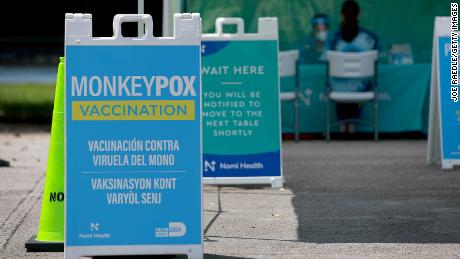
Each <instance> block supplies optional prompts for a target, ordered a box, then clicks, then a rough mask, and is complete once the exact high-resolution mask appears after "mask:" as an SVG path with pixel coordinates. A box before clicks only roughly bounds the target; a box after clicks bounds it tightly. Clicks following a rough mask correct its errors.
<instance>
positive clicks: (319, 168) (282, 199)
mask: <svg viewBox="0 0 460 259" xmlns="http://www.w3.org/2000/svg"><path fill="white" fill-rule="evenodd" d="M48 131H49V128H48V127H37V126H28V125H0V159H6V160H8V161H9V162H10V163H11V167H0V222H1V223H0V258H62V257H63V254H62V253H27V252H26V249H25V248H24V243H25V241H26V240H27V239H29V238H30V237H31V236H32V235H33V234H35V233H36V231H37V227H38V222H39V215H40V207H41V196H42V192H43V183H44V181H45V173H44V172H45V169H46V159H47V150H48V142H49V133H48ZM425 155H426V141H424V140H399V141H395V140H392V141H385V140H384V141H380V142H373V141H332V142H330V143H327V142H325V141H320V140H318V141H303V142H300V143H294V142H284V143H283V164H284V176H285V180H286V184H285V188H283V189H276V190H275V189H271V188H270V187H269V186H224V187H215V186H205V188H204V220H205V222H204V227H205V242H204V248H205V258H376V257H377V258H458V257H460V170H458V169H457V170H454V171H448V172H444V171H441V170H440V166H431V165H430V166H429V165H426V163H425V160H426V159H425Z"/></svg>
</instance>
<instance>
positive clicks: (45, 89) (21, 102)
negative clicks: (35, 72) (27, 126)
mask: <svg viewBox="0 0 460 259" xmlns="http://www.w3.org/2000/svg"><path fill="white" fill-rule="evenodd" d="M54 88H55V86H54V85H48V84H0V121H8V122H21V121H22V122H24V121H27V122H51V117H52V114H53V102H54V90H55V89H54Z"/></svg>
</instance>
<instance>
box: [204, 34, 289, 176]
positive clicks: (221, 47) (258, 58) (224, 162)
mask: <svg viewBox="0 0 460 259" xmlns="http://www.w3.org/2000/svg"><path fill="white" fill-rule="evenodd" d="M202 58H203V60H202V74H203V136H204V138H203V140H204V141H203V147H204V154H203V163H204V164H203V176H204V177H215V178H219V177H233V178H241V177H246V178H247V177H281V176H282V172H281V144H280V138H281V132H280V118H279V87H278V84H279V81H278V80H279V79H278V69H279V68H278V62H277V61H278V41H277V40H276V39H273V40H234V41H207V40H203V41H202Z"/></svg>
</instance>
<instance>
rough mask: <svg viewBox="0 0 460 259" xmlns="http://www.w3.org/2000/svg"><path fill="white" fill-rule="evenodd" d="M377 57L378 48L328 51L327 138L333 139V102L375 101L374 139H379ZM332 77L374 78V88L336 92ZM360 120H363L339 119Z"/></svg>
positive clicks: (359, 121)
mask: <svg viewBox="0 0 460 259" xmlns="http://www.w3.org/2000/svg"><path fill="white" fill-rule="evenodd" d="M377 57H378V52H377V51H376V50H372V51H364V52H355V53H346V52H339V51H328V52H327V61H328V63H327V64H328V65H327V83H326V88H327V89H326V97H327V108H326V113H327V115H326V139H327V140H328V141H329V140H330V139H331V114H330V112H331V107H330V106H331V102H336V103H361V102H368V101H373V103H374V123H373V124H374V139H375V140H376V141H377V140H378V139H379V127H378V98H377ZM331 78H346V79H350V78H351V79H353V78H355V79H359V78H372V89H371V90H369V91H367V92H334V91H332V89H331V80H330V79H331ZM346 122H358V123H362V121H361V120H346V121H339V122H338V123H337V124H338V125H340V124H341V123H346Z"/></svg>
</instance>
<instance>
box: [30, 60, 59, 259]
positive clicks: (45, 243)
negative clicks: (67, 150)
mask: <svg viewBox="0 0 460 259" xmlns="http://www.w3.org/2000/svg"><path fill="white" fill-rule="evenodd" d="M25 246H26V248H27V251H28V252H38V251H63V250H64V58H63V57H61V58H60V62H59V68H58V74H57V80H56V91H55V96H54V108H53V121H52V125H51V139H50V145H49V151H48V164H47V168H46V180H45V190H44V192H43V201H42V211H41V215H40V225H39V227H38V233H37V236H36V237H35V236H33V237H32V238H31V239H30V240H29V241H28V242H26V245H25Z"/></svg>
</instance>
